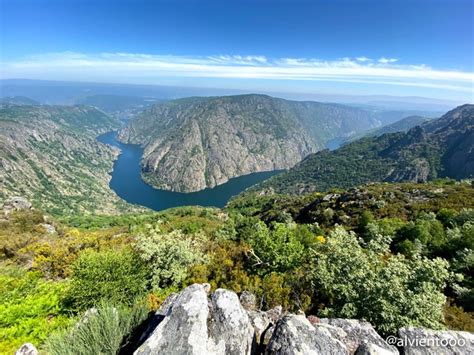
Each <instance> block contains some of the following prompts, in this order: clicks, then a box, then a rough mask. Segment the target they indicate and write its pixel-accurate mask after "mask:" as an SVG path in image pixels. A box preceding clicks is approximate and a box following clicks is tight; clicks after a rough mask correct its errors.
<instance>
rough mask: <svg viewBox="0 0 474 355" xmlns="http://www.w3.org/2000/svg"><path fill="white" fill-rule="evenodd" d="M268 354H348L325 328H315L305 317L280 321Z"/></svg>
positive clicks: (294, 316) (267, 350)
mask: <svg viewBox="0 0 474 355" xmlns="http://www.w3.org/2000/svg"><path fill="white" fill-rule="evenodd" d="M265 353H266V354H285V355H293V354H294V355H296V354H348V353H349V352H348V350H347V348H346V346H345V345H344V344H343V343H342V342H341V341H339V340H338V339H336V338H335V337H333V336H332V335H331V333H330V332H329V331H328V330H327V329H325V328H324V327H318V326H313V325H312V324H311V323H310V322H309V321H308V320H307V319H306V317H305V316H303V315H293V314H292V315H288V316H285V317H283V318H282V319H280V320H279V321H278V324H277V325H276V328H275V331H274V332H273V335H272V338H271V339H270V343H269V344H268V347H267V349H266V351H265Z"/></svg>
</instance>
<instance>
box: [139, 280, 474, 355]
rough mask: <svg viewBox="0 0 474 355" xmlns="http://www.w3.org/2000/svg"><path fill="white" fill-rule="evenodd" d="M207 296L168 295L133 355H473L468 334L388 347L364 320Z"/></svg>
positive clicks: (435, 334) (410, 339)
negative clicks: (260, 307)
mask: <svg viewBox="0 0 474 355" xmlns="http://www.w3.org/2000/svg"><path fill="white" fill-rule="evenodd" d="M209 292H210V286H209V285H208V284H194V285H192V286H189V287H187V288H186V289H184V290H183V291H181V292H180V293H178V294H172V295H170V296H169V297H168V298H167V299H166V300H165V302H164V303H163V305H162V306H161V308H160V309H159V310H158V311H157V312H156V315H155V318H154V320H153V322H152V323H150V324H148V326H147V328H146V330H145V331H143V332H142V333H141V335H140V336H141V338H140V341H139V342H138V344H141V345H140V346H138V349H137V350H136V351H135V353H134V354H135V355H142V354H147V355H148V354H171V355H173V354H196V355H201V354H203V355H204V354H205V355H224V354H231V355H237V354H243V355H246V354H252V355H253V354H267V355H270V354H285V355H293V354H294V355H296V354H301V355H306V354H324V355H325V354H356V355H393V354H398V353H399V351H398V349H400V350H401V351H402V354H420V355H424V354H474V334H472V333H468V332H455V331H442V332H441V331H431V330H426V329H423V328H402V329H400V331H399V335H398V338H394V339H395V340H396V341H397V342H395V343H391V345H389V344H387V343H386V342H385V340H384V339H383V338H382V337H381V336H380V335H379V334H377V332H376V331H375V329H374V328H373V327H372V325H371V324H370V323H368V322H366V321H363V320H356V319H338V318H334V319H331V318H323V319H319V318H317V317H314V316H310V317H308V318H306V316H305V315H303V314H301V315H294V314H284V312H283V311H282V309H281V307H276V308H274V309H271V310H269V311H266V312H264V311H261V310H258V309H257V307H256V305H255V298H254V297H252V295H250V294H248V293H245V294H244V296H243V297H241V301H239V298H238V297H237V295H236V294H235V293H234V292H232V291H228V290H224V289H218V290H216V291H215V292H214V293H213V294H211V295H209ZM241 303H243V304H244V305H245V307H244V306H243V305H242V304H241ZM394 345H395V346H396V347H395V346H394ZM397 347H398V349H397Z"/></svg>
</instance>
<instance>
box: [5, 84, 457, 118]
mask: <svg viewBox="0 0 474 355" xmlns="http://www.w3.org/2000/svg"><path fill="white" fill-rule="evenodd" d="M0 87H1V96H27V97H30V98H32V99H34V100H36V101H38V102H41V103H43V104H61V105H63V104H77V103H80V100H81V99H82V98H85V97H88V96H96V95H116V96H135V97H147V98H156V99H160V100H173V99H178V98H185V97H190V96H222V95H241V94H248V93H249V91H248V90H239V89H222V88H206V87H178V86H164V85H133V84H111V83H87V82H69V81H52V80H27V79H3V80H0ZM256 93H258V94H266V95H271V96H276V97H280V98H284V99H288V100H298V101H302V100H304V101H318V102H327V103H344V104H347V105H350V106H359V107H361V108H364V109H368V110H373V109H374V108H375V109H378V110H380V109H382V110H390V111H408V110H410V111H413V112H412V113H411V114H412V115H415V114H416V115H423V116H424V115H425V114H424V113H423V112H427V111H429V112H436V115H434V116H435V117H439V116H440V114H439V113H443V112H446V111H447V110H449V109H451V108H453V107H455V106H457V105H459V104H460V102H456V101H450V100H440V99H433V98H425V97H416V96H405V97H400V96H389V95H347V94H331V93H304V92H270V91H265V90H262V91H259V92H256ZM414 111H418V112H414Z"/></svg>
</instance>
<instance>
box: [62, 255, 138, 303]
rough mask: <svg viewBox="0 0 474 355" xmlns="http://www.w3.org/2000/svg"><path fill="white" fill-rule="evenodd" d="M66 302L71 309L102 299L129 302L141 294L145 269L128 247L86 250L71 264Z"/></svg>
mask: <svg viewBox="0 0 474 355" xmlns="http://www.w3.org/2000/svg"><path fill="white" fill-rule="evenodd" d="M72 270H73V272H72V277H71V284H70V288H69V289H68V297H67V298H68V301H69V302H70V303H71V306H72V308H73V309H75V310H85V309H88V308H90V307H94V306H96V305H97V304H99V303H100V302H102V301H108V302H112V303H116V304H119V303H123V304H131V303H133V302H134V301H135V299H136V298H137V297H140V296H143V295H144V294H145V292H146V287H147V269H146V267H145V266H144V264H143V263H142V262H141V261H140V258H139V257H138V256H137V255H136V254H135V253H133V252H132V251H131V250H129V249H123V250H118V251H115V250H109V251H104V252H96V251H86V252H84V253H82V254H81V255H80V256H79V258H78V259H77V260H76V261H75V262H74V264H73V266H72Z"/></svg>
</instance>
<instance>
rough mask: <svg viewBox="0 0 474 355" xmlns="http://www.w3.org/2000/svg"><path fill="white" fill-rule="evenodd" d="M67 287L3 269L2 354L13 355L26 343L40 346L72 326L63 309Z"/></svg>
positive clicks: (0, 283) (0, 286) (0, 271)
mask: <svg viewBox="0 0 474 355" xmlns="http://www.w3.org/2000/svg"><path fill="white" fill-rule="evenodd" d="M65 286H66V285H65V283H64V282H53V281H45V280H43V279H42V278H41V275H40V274H38V273H33V272H26V271H25V270H23V269H20V268H17V267H11V266H5V265H2V266H1V267H0V353H1V354H13V353H14V352H15V351H16V350H17V349H18V348H19V347H20V346H21V344H23V343H25V342H31V343H33V344H35V345H36V346H38V345H39V344H41V343H42V342H43V341H44V340H45V339H46V338H47V337H48V336H49V334H50V333H51V332H53V331H55V330H57V329H61V328H64V327H65V326H67V325H69V323H70V320H69V317H68V316H67V314H65V313H64V312H63V310H62V307H61V301H62V298H63V296H64V293H65Z"/></svg>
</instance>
